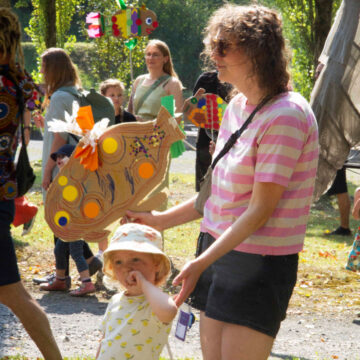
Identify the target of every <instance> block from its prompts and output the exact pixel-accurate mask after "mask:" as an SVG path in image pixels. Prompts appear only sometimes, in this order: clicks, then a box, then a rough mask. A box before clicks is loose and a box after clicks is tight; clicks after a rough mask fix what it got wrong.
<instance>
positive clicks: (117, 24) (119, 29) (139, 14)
mask: <svg viewBox="0 0 360 360" xmlns="http://www.w3.org/2000/svg"><path fill="white" fill-rule="evenodd" d="M115 1H116V4H117V6H118V7H119V8H120V10H118V11H117V12H115V13H114V14H113V15H112V16H111V17H106V16H105V15H103V14H101V13H99V12H91V13H90V14H88V15H87V16H86V23H87V24H88V28H87V32H88V35H89V37H90V38H99V37H102V36H105V35H107V36H115V37H117V38H120V39H123V40H125V46H126V47H127V48H128V49H129V61H130V75H131V81H133V80H134V78H133V63H132V50H133V49H134V48H135V46H136V44H137V42H138V39H139V38H140V37H142V36H149V35H150V34H151V33H152V32H153V31H154V30H155V29H156V28H157V27H158V26H159V23H158V21H157V17H156V14H155V13H154V12H153V11H151V10H149V9H148V8H146V6H145V5H143V6H141V7H138V8H135V7H127V6H126V4H125V2H124V1H123V0H115Z"/></svg>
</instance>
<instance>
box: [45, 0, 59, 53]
mask: <svg viewBox="0 0 360 360" xmlns="http://www.w3.org/2000/svg"><path fill="white" fill-rule="evenodd" d="M55 3H56V0H42V11H43V14H44V15H43V19H44V20H45V45H46V48H47V49H48V48H50V47H56V6H55Z"/></svg>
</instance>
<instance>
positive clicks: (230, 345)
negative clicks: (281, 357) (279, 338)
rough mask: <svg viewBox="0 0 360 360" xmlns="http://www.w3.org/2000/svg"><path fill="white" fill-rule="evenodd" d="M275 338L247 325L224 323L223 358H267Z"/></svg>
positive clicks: (263, 359)
mask: <svg viewBox="0 0 360 360" xmlns="http://www.w3.org/2000/svg"><path fill="white" fill-rule="evenodd" d="M273 343H274V338H272V337H271V336H268V335H265V334H263V333H261V332H259V331H256V330H253V329H250V328H248V327H245V326H240V325H235V324H229V323H223V331H222V342H221V355H222V356H221V359H222V360H233V359H241V360H266V359H267V358H268V357H269V355H270V352H271V348H272V346H273Z"/></svg>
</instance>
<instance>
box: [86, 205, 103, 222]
mask: <svg viewBox="0 0 360 360" xmlns="http://www.w3.org/2000/svg"><path fill="white" fill-rule="evenodd" d="M99 212H100V206H99V204H98V203H96V202H95V201H89V202H88V203H86V204H85V206H84V214H85V216H87V217H88V218H90V219H94V218H96V217H97V216H98V215H99Z"/></svg>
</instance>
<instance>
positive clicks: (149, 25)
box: [86, 1, 159, 40]
mask: <svg viewBox="0 0 360 360" xmlns="http://www.w3.org/2000/svg"><path fill="white" fill-rule="evenodd" d="M119 4H120V5H119V6H120V7H121V10H118V11H117V12H115V13H114V14H113V15H112V16H111V18H109V17H106V16H105V15H102V14H101V13H98V12H92V13H90V14H88V15H87V16H86V23H87V24H89V25H88V29H87V32H88V35H89V37H91V38H98V37H101V36H105V35H113V36H115V37H118V38H122V39H125V40H127V39H130V38H139V37H141V36H149V35H150V34H151V33H152V32H153V31H154V30H155V29H156V28H157V27H158V26H159V23H158V22H157V17H156V14H155V13H154V12H153V11H151V10H149V9H147V8H146V7H145V5H143V6H142V7H140V8H134V7H126V5H125V3H124V2H123V1H119Z"/></svg>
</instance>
